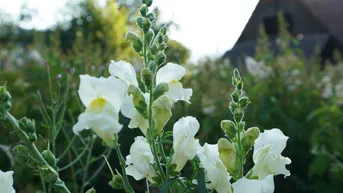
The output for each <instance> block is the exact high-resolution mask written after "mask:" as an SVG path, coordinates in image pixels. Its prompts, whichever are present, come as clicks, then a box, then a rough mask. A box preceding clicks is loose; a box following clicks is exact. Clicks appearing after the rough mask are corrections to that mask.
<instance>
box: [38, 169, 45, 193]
mask: <svg viewBox="0 0 343 193" xmlns="http://www.w3.org/2000/svg"><path fill="white" fill-rule="evenodd" d="M39 176H40V180H41V183H42V187H43V191H44V192H46V186H45V182H44V179H43V176H42V172H40V171H39Z"/></svg>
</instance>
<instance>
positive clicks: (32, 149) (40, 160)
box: [5, 111, 70, 193]
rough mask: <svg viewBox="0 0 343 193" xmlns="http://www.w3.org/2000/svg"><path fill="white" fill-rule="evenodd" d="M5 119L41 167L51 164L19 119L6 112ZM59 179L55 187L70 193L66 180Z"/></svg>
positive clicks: (63, 192)
mask: <svg viewBox="0 0 343 193" xmlns="http://www.w3.org/2000/svg"><path fill="white" fill-rule="evenodd" d="M5 119H7V120H8V121H9V124H10V125H11V128H13V130H14V131H15V132H16V133H17V134H18V136H19V138H20V139H21V140H22V141H24V143H25V145H26V147H27V148H28V149H29V151H30V153H31V154H32V155H33V157H34V158H35V160H36V161H37V162H38V165H39V166H40V167H42V166H44V165H49V164H48V163H47V162H46V161H45V159H44V158H43V156H42V155H41V154H40V152H39V151H38V149H37V147H36V146H35V145H34V144H33V143H31V142H30V140H29V137H28V136H27V134H26V133H25V132H24V131H23V130H22V129H21V128H20V126H19V124H18V121H17V120H16V119H15V118H14V117H13V116H12V115H11V114H10V113H9V112H7V111H6V112H5ZM57 181H58V182H59V184H58V186H57V185H56V183H55V184H54V186H55V187H58V189H59V190H60V192H61V193H70V191H69V190H68V188H67V186H66V185H65V184H64V182H63V181H62V180H61V179H60V178H59V177H58V179H57Z"/></svg>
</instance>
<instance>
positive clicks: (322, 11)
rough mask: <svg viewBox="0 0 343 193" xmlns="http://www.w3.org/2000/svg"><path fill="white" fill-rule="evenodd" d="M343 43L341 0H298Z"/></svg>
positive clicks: (342, 6) (342, 2)
mask: <svg viewBox="0 0 343 193" xmlns="http://www.w3.org/2000/svg"><path fill="white" fill-rule="evenodd" d="M299 1H301V2H302V3H303V4H304V5H305V6H306V7H307V8H308V9H309V10H310V11H311V12H312V14H313V15H314V16H315V17H316V18H317V19H318V20H319V21H320V22H321V23H322V25H324V26H325V27H326V28H327V29H328V30H329V31H330V33H331V34H332V35H333V36H334V37H335V38H336V39H337V40H338V41H339V42H340V43H341V44H343V10H342V9H343V0H299Z"/></svg>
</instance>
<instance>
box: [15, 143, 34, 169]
mask: <svg viewBox="0 0 343 193" xmlns="http://www.w3.org/2000/svg"><path fill="white" fill-rule="evenodd" d="M12 153H13V154H14V159H15V160H16V161H17V162H19V163H21V164H23V165H26V164H27V163H28V162H29V161H30V160H32V158H31V156H30V151H29V149H27V147H26V146H24V145H17V146H15V147H14V148H13V149H12Z"/></svg>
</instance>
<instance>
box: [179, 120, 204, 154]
mask: <svg viewBox="0 0 343 193" xmlns="http://www.w3.org/2000/svg"><path fill="white" fill-rule="evenodd" d="M199 128H200V124H199V122H198V120H197V119H196V118H195V117H190V116H188V117H183V118H181V119H179V120H178V121H177V122H176V123H175V124H174V127H173V140H174V142H176V141H178V140H179V139H180V138H182V142H185V143H187V142H188V141H185V140H190V139H191V138H194V136H195V135H196V133H197V132H198V131H199ZM185 146H187V144H182V143H181V144H179V147H178V146H176V143H174V144H173V148H174V149H179V148H181V149H183V148H185Z"/></svg>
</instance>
